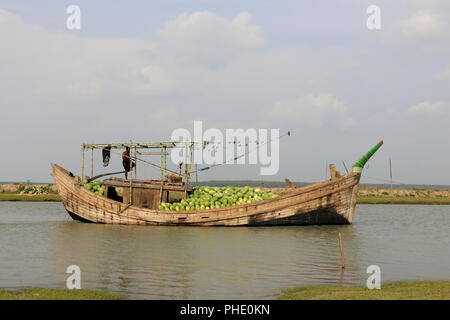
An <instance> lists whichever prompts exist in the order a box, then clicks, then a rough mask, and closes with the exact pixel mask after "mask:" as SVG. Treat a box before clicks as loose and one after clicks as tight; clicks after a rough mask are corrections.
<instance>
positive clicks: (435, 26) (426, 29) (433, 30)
mask: <svg viewBox="0 0 450 320" xmlns="http://www.w3.org/2000/svg"><path fill="white" fill-rule="evenodd" d="M447 29H448V24H447V22H446V20H445V19H444V17H442V16H441V15H439V14H437V13H434V12H432V11H430V10H420V11H418V12H416V13H415V14H414V15H412V16H411V17H409V18H408V19H406V20H403V21H400V30H401V34H402V35H403V36H405V37H408V38H414V37H419V38H420V37H439V36H441V35H443V34H444V33H445V32H446V31H447Z"/></svg>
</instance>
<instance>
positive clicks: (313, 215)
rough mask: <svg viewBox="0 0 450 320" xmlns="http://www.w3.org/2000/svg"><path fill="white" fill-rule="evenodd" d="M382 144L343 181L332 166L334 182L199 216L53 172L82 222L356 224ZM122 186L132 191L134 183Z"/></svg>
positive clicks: (69, 208) (65, 200)
mask: <svg viewBox="0 0 450 320" xmlns="http://www.w3.org/2000/svg"><path fill="white" fill-rule="evenodd" d="M382 143H383V141H380V142H379V143H378V144H377V145H376V146H375V147H373V148H372V149H371V150H370V151H369V152H368V153H367V154H366V155H364V156H363V157H362V158H361V159H360V160H359V161H358V162H356V163H355V164H354V165H353V168H352V171H351V172H349V173H347V174H344V175H341V174H340V173H339V172H338V171H336V170H335V169H334V165H330V171H331V179H329V180H325V181H322V182H318V183H314V184H310V185H307V186H304V187H294V186H291V187H289V188H286V189H287V190H285V191H284V192H281V193H280V194H279V196H278V197H276V198H272V199H268V200H263V201H259V202H253V203H250V204H242V205H236V206H232V207H226V208H219V209H208V210H194V211H165V210H158V209H155V208H145V207H143V206H140V205H136V204H133V203H131V202H130V203H127V202H125V203H124V202H123V201H122V202H121V201H119V200H117V199H111V198H108V197H107V196H101V195H98V194H96V193H94V192H92V191H89V190H88V189H86V188H85V187H83V184H82V183H81V181H82V180H81V178H80V177H75V176H74V175H73V174H72V173H71V172H69V171H67V170H66V169H64V168H62V167H60V166H58V165H56V164H52V165H51V166H52V168H53V173H52V176H53V177H54V179H55V183H56V186H57V189H58V192H59V195H60V196H61V200H62V203H63V205H64V207H65V209H66V210H67V212H68V213H69V215H70V216H71V217H72V218H73V219H74V220H79V221H82V222H93V223H110V224H126V225H173V226H177V225H178V226H180V225H183V226H186V225H188V226H279V225H311V224H314V225H316V224H350V223H352V222H353V218H354V214H355V206H356V199H357V194H358V186H359V180H360V175H361V172H362V169H363V167H364V164H365V163H366V162H367V160H368V159H369V158H370V157H371V156H372V155H373V153H375V151H376V150H378V148H379V147H380V146H381V145H382ZM122 182H123V183H125V185H126V186H127V185H128V184H127V183H128V181H122ZM132 183H133V181H131V182H130V184H129V185H130V186H132ZM172 187H173V186H172ZM125 189H126V188H125ZM125 189H124V190H125ZM130 189H131V188H130ZM130 191H131V190H130Z"/></svg>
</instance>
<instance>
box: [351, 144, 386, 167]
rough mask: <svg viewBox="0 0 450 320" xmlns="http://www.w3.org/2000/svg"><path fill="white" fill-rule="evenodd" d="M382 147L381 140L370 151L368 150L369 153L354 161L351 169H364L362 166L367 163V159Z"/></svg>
mask: <svg viewBox="0 0 450 320" xmlns="http://www.w3.org/2000/svg"><path fill="white" fill-rule="evenodd" d="M382 145H383V140H381V141H380V142H378V143H377V144H376V145H375V146H374V147H373V148H372V149H370V150H369V152H367V153H366V154H365V155H363V156H362V157H361V159H359V160H358V161H356V162H355V164H354V165H353V167H359V168H364V165H365V164H366V162H367V161H369V159H370V158H371V157H372V156H373V155H374V153H375V152H377V150H378V149H380V147H381V146H382Z"/></svg>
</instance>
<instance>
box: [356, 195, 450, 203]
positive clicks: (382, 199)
mask: <svg viewBox="0 0 450 320" xmlns="http://www.w3.org/2000/svg"><path fill="white" fill-rule="evenodd" d="M357 203H364V204H450V198H444V197H410V196H395V197H392V196H358V200H357Z"/></svg>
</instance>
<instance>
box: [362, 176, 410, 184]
mask: <svg viewBox="0 0 450 320" xmlns="http://www.w3.org/2000/svg"><path fill="white" fill-rule="evenodd" d="M361 177H364V178H368V179H373V180H378V181H382V182H388V183H390V182H391V180H386V179H380V178H373V177H368V176H365V175H361ZM392 183H395V184H408V183H404V182H399V181H394V180H392Z"/></svg>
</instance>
